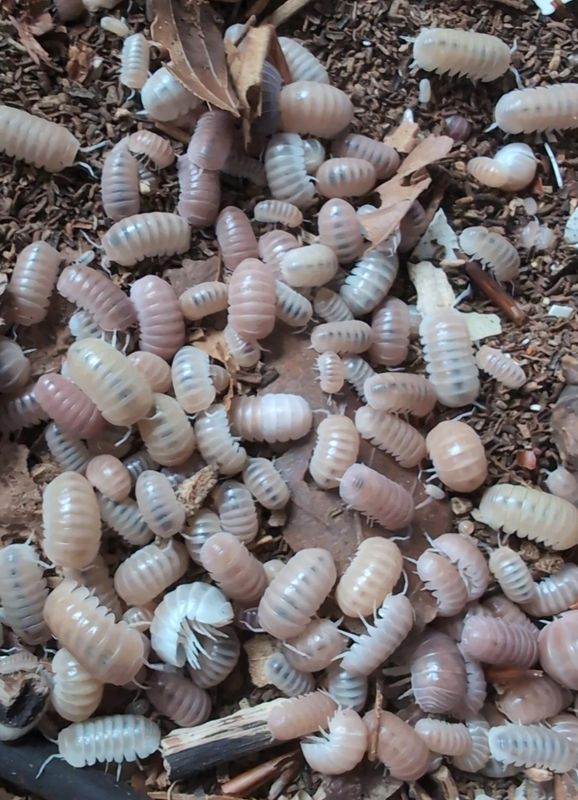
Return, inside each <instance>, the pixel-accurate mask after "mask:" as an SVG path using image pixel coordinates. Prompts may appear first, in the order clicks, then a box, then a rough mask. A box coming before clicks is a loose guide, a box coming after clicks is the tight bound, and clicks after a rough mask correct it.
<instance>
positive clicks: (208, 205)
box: [177, 155, 221, 252]
mask: <svg viewBox="0 0 578 800" xmlns="http://www.w3.org/2000/svg"><path fill="white" fill-rule="evenodd" d="M177 175H178V178H179V202H178V205H177V212H178V213H179V214H180V216H181V217H182V218H183V220H185V221H186V222H187V223H188V224H189V225H192V226H193V228H206V227H207V226H208V225H213V224H214V222H215V220H216V219H217V214H218V213H219V205H220V203H221V183H220V178H219V173H218V172H216V171H213V170H208V169H206V170H203V169H201V168H200V167H197V166H196V165H195V164H193V162H192V161H191V160H190V159H189V157H188V156H186V155H185V156H179V158H178V159H177ZM184 249H185V250H188V246H187V247H186V248H184ZM178 252H182V251H181V250H179V251H178Z"/></svg>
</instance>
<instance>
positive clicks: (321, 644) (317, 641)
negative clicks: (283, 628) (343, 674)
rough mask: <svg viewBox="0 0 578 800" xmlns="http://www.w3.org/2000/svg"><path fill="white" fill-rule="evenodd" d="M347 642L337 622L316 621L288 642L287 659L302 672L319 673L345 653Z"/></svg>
mask: <svg viewBox="0 0 578 800" xmlns="http://www.w3.org/2000/svg"><path fill="white" fill-rule="evenodd" d="M282 566H284V565H282ZM345 642H346V639H345V637H344V636H343V634H342V633H341V632H340V630H339V628H338V626H337V624H336V623H335V622H332V621H331V620H329V619H314V620H312V621H311V622H310V623H309V625H307V627H306V628H305V630H304V631H303V632H302V633H300V634H299V636H295V637H293V638H292V639H288V640H287V641H286V643H285V644H286V645H287V648H286V650H285V651H284V652H285V657H286V658H287V661H288V662H289V663H290V664H292V665H293V666H294V667H295V669H298V670H300V671H301V672H319V670H322V669H325V668H326V667H328V666H329V665H330V664H331V663H332V662H333V661H334V660H335V659H336V658H337V656H338V655H339V654H340V653H343V651H344V650H345Z"/></svg>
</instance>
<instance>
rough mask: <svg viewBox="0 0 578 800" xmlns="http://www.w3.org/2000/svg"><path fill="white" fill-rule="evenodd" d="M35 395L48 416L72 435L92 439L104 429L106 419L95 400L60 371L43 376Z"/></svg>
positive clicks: (38, 381) (36, 387) (37, 385)
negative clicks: (60, 373)
mask: <svg viewBox="0 0 578 800" xmlns="http://www.w3.org/2000/svg"><path fill="white" fill-rule="evenodd" d="M34 394H35V395H36V399H37V400H38V402H39V403H40V405H41V406H42V408H43V409H44V411H45V412H46V413H47V414H48V416H49V417H50V418H51V419H53V420H54V422H56V424H57V425H59V426H60V428H61V429H62V430H65V431H66V432H67V433H69V434H71V435H72V436H77V437H78V438H79V439H89V438H92V437H94V436H97V435H98V434H99V433H100V432H101V431H102V429H103V428H104V418H103V416H102V414H101V413H100V411H99V410H98V409H97V407H96V405H95V404H94V403H93V402H92V400H91V399H90V398H89V397H87V395H86V394H85V393H84V392H83V391H82V390H81V389H79V388H78V386H76V385H75V384H74V383H73V382H72V381H70V380H68V378H65V377H64V376H63V375H59V374H58V373H57V372H49V373H47V374H46V375H41V376H40V378H38V380H37V381H36V386H35V387H34Z"/></svg>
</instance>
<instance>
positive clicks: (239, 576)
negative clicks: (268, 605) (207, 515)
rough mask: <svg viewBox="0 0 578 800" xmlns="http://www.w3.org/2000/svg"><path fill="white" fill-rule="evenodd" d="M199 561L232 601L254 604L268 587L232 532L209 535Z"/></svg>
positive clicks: (257, 564)
mask: <svg viewBox="0 0 578 800" xmlns="http://www.w3.org/2000/svg"><path fill="white" fill-rule="evenodd" d="M200 560H201V564H202V565H203V567H204V568H205V569H206V570H207V572H208V573H209V575H210V576H211V578H212V579H213V580H214V581H215V583H217V584H218V585H219V587H220V588H221V589H222V590H223V592H224V593H225V594H226V595H227V597H230V598H231V599H232V600H239V601H241V602H242V603H243V604H246V605H254V604H255V603H256V602H257V601H258V600H260V599H261V596H262V595H263V592H264V591H265V589H266V588H267V586H268V581H267V575H266V574H265V570H264V569H263V565H262V564H261V562H260V561H259V560H258V559H256V558H255V556H254V555H252V554H251V553H250V552H249V550H247V548H246V547H245V545H244V544H243V542H242V541H241V540H240V539H238V538H237V537H236V536H234V535H233V534H232V533H225V532H221V533H215V534H214V535H213V536H211V537H210V539H208V540H207V541H206V542H205V544H204V545H203V547H202V548H201V552H200ZM300 693H301V692H298V694H300Z"/></svg>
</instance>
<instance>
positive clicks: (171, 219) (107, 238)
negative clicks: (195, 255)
mask: <svg viewBox="0 0 578 800" xmlns="http://www.w3.org/2000/svg"><path fill="white" fill-rule="evenodd" d="M102 246H103V248H104V252H105V254H106V256H107V258H109V259H110V260H111V261H116V263H117V264H120V265H121V266H123V267H132V266H134V265H135V264H137V263H138V262H139V261H142V260H143V259H145V258H156V257H158V256H172V255H175V254H176V253H184V252H186V251H187V250H188V249H189V247H190V246H191V229H190V227H189V226H188V225H187V223H186V222H185V220H184V219H182V218H181V217H179V216H178V215H177V214H169V213H167V212H164V211H150V212H148V213H145V214H135V215H134V216H132V217H125V218H124V219H121V220H120V222H116V223H115V224H114V225H113V226H112V228H110V229H109V230H108V231H107V232H106V233H105V234H104V236H103V237H102Z"/></svg>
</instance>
